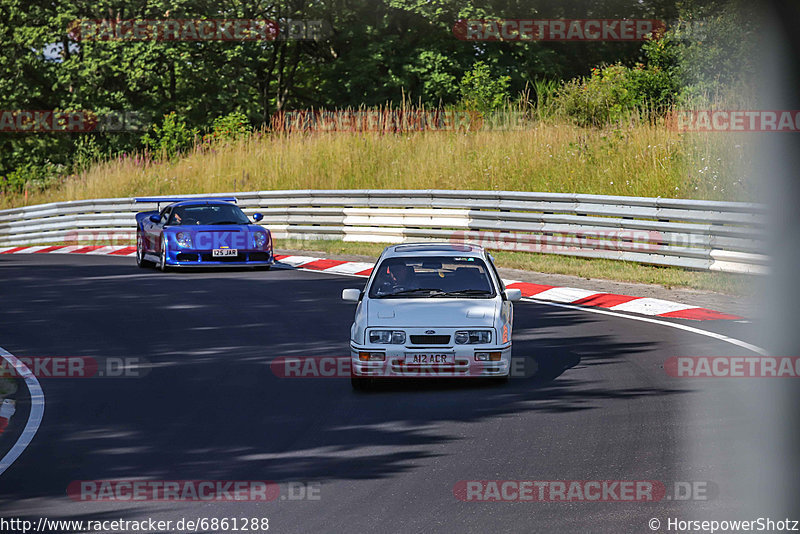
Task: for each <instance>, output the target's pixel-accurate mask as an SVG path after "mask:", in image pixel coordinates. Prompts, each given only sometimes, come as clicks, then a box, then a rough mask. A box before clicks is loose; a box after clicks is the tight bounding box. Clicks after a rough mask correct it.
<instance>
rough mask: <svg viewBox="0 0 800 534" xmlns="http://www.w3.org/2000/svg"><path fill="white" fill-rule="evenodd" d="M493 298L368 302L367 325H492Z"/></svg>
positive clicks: (494, 310) (412, 299) (375, 300)
mask: <svg viewBox="0 0 800 534" xmlns="http://www.w3.org/2000/svg"><path fill="white" fill-rule="evenodd" d="M497 305H498V304H497V302H496V299H448V298H411V299H370V300H369V301H368V304H367V316H368V319H367V320H368V324H369V326H397V327H426V326H432V327H435V326H440V327H456V328H457V327H472V326H482V327H491V326H494V319H495V316H496V312H497Z"/></svg>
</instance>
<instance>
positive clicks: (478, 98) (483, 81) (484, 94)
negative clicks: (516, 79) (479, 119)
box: [461, 61, 511, 113]
mask: <svg viewBox="0 0 800 534" xmlns="http://www.w3.org/2000/svg"><path fill="white" fill-rule="evenodd" d="M510 81H511V77H510V76H500V77H496V78H495V77H493V76H492V73H491V71H490V69H489V66H488V65H487V64H486V63H484V62H483V61H476V62H475V64H474V65H473V66H472V70H470V71H469V72H467V73H466V74H464V77H463V78H462V79H461V104H462V106H463V107H464V109H468V110H475V111H480V112H483V113H489V112H492V111H495V110H498V109H500V108H502V107H503V106H504V105H505V104H506V103H507V101H508V97H509V95H508V84H509V82H510Z"/></svg>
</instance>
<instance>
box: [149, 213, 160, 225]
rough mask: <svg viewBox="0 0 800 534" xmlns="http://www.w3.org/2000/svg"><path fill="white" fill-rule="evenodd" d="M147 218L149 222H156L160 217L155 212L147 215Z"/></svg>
mask: <svg viewBox="0 0 800 534" xmlns="http://www.w3.org/2000/svg"><path fill="white" fill-rule="evenodd" d="M148 219H150V222H154V223H157V222H159V221H160V220H161V217H160V216H159V215H158V214H157V213H154V214H153V215H151V216H150V217H148Z"/></svg>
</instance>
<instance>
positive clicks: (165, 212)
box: [161, 206, 172, 224]
mask: <svg viewBox="0 0 800 534" xmlns="http://www.w3.org/2000/svg"><path fill="white" fill-rule="evenodd" d="M171 211H172V208H170V207H169V206H167V207H166V208H164V209H163V210H161V224H166V222H167V221H168V220H169V214H170V212H171Z"/></svg>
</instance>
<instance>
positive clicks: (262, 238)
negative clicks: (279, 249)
mask: <svg viewBox="0 0 800 534" xmlns="http://www.w3.org/2000/svg"><path fill="white" fill-rule="evenodd" d="M253 242H254V243H255V244H256V248H263V247H264V244H265V243H266V242H267V234H265V233H263V232H258V233H255V234H253Z"/></svg>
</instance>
